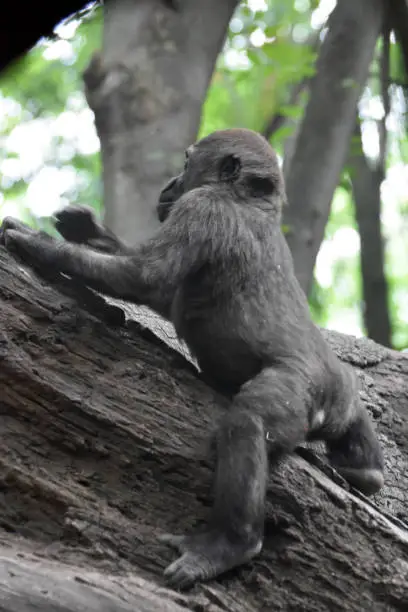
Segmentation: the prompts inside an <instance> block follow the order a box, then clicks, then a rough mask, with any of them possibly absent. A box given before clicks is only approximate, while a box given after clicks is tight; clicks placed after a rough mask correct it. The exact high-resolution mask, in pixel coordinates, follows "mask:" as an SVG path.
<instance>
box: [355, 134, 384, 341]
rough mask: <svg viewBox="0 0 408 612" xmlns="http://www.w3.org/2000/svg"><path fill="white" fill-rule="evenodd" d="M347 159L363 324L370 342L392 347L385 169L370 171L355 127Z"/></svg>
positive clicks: (378, 167)
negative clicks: (386, 265) (383, 218)
mask: <svg viewBox="0 0 408 612" xmlns="http://www.w3.org/2000/svg"><path fill="white" fill-rule="evenodd" d="M354 133H355V142H353V145H357V146H355V147H354V146H353V152H352V154H351V156H350V165H351V172H350V178H351V184H352V189H353V197H354V204H355V211H356V220H357V225H358V231H359V234H360V261H361V274H362V282H363V298H364V324H365V327H366V330H367V334H368V336H369V337H370V338H372V339H373V340H375V341H376V342H379V343H380V344H383V345H384V346H391V324H390V316H389V312H388V288H387V281H386V278H385V270H384V241H383V237H382V235H381V184H382V182H383V180H384V168H383V167H382V166H377V165H374V166H373V167H370V165H369V163H368V161H367V159H366V157H365V155H364V152H363V149H362V142H361V128H360V124H359V123H357V125H356V128H355V132H354Z"/></svg>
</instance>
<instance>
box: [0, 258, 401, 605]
mask: <svg viewBox="0 0 408 612" xmlns="http://www.w3.org/2000/svg"><path fill="white" fill-rule="evenodd" d="M149 328H150V329H149ZM325 333H326V335H327V338H328V340H329V342H330V343H331V345H332V346H333V348H334V350H335V351H336V352H337V354H338V355H339V357H340V358H341V359H343V360H344V361H347V362H349V363H351V364H352V365H353V366H354V367H355V369H356V371H357V373H358V376H359V378H360V380H361V387H362V390H361V399H362V401H363V402H365V404H366V405H367V406H368V408H369V410H370V411H371V413H372V415H373V418H374V420H375V422H376V427H377V431H378V432H379V435H380V439H381V442H382V444H383V447H384V452H385V455H386V463H387V469H386V486H385V487H384V490H383V491H382V492H381V494H379V495H377V496H376V497H375V498H373V499H370V500H367V499H366V498H364V497H363V496H361V495H358V494H357V493H356V492H355V491H352V490H350V489H349V487H348V486H347V485H346V484H345V483H343V482H342V481H341V479H340V478H339V477H338V476H336V474H335V473H333V472H332V470H330V468H329V467H328V466H327V465H326V463H325V459H324V454H322V451H321V448H320V447H316V448H303V449H299V451H298V452H297V453H296V454H295V455H294V456H293V457H290V458H289V459H288V460H287V461H285V462H284V463H283V464H282V465H281V466H280V467H279V469H278V470H276V472H274V473H273V474H271V477H270V483H269V487H268V499H267V519H266V524H265V543H264V548H263V551H262V553H261V555H260V556H259V557H258V558H256V559H254V560H253V562H251V563H249V564H247V565H246V566H243V567H242V568H239V569H238V570H234V571H232V572H229V573H228V574H226V575H225V576H222V577H221V578H219V579H218V580H214V581H212V582H210V583H208V584H204V585H199V586H196V587H195V588H194V589H193V590H192V591H190V592H188V593H185V594H179V593H176V592H174V591H171V590H168V589H166V588H165V583H164V580H163V578H162V571H163V569H164V567H165V566H166V565H167V564H168V563H169V562H170V561H171V560H172V559H173V558H174V553H173V552H172V551H171V550H170V549H167V548H166V547H164V546H163V544H161V543H160V542H158V541H157V539H156V537H157V535H158V534H160V533H162V532H165V531H170V532H184V531H189V530H193V529H194V528H195V527H197V526H198V525H199V524H201V523H202V522H204V521H205V519H206V517H207V516H208V513H209V507H210V505H211V480H212V471H213V457H212V454H211V451H210V449H209V445H208V439H209V434H210V432H211V429H212V427H213V426H214V422H216V419H217V418H218V416H219V415H220V414H221V412H222V410H223V409H224V407H225V399H224V398H223V397H221V396H220V395H218V394H217V393H216V391H214V390H212V389H210V388H209V387H208V386H206V384H205V383H204V382H203V381H202V380H201V379H200V376H199V375H198V373H197V371H196V370H195V369H194V366H193V365H192V364H191V363H190V362H189V361H188V360H186V359H185V358H184V357H183V356H182V353H183V352H184V350H185V349H184V348H183V347H180V345H178V344H177V340H176V339H175V338H174V334H173V332H172V328H171V327H170V326H169V325H168V324H166V323H165V322H163V321H161V320H160V319H159V318H157V317H155V316H154V315H152V314H151V313H149V312H148V311H146V310H144V309H136V308H134V307H133V306H130V305H124V304H121V303H119V302H109V303H108V302H106V301H105V300H104V299H103V298H101V297H100V296H98V295H96V294H94V293H93V292H91V291H90V290H88V289H83V288H82V289H81V288H79V287H77V286H75V285H74V284H73V283H72V282H71V281H70V280H69V279H66V278H62V277H60V278H59V279H52V282H51V279H47V280H44V279H40V278H39V277H37V276H36V275H34V274H33V273H32V272H31V271H30V270H28V268H26V267H24V266H23V265H21V264H19V263H18V262H16V261H15V260H14V259H13V258H11V257H10V256H9V255H8V254H7V253H6V252H5V251H4V249H0V411H1V426H0V444H1V455H0V611H2V612H26V611H27V612H28V611H30V612H31V611H32V610H36V609H40V610H44V611H45V612H57V611H58V612H60V611H64V612H71V611H72V612H73V611H79V610H81V611H82V610H87V612H93V610H98V611H99V612H105V611H108V610H109V611H111V612H122V611H125V610H133V611H135V610H138V611H139V610H140V611H143V612H144V611H146V612H148V611H149V612H150V610H164V611H167V610H168V611H172V612H173V611H174V612H178V611H179V610H194V611H199V610H201V611H204V610H206V611H211V612H221V611H224V612H225V610H228V611H231V612H241V611H242V612H243V611H245V612H251V611H255V610H276V611H279V610H285V611H286V610H288V611H301V610H306V611H313V612H314V611H319V612H320V611H326V610H335V611H336V610H341V611H343V610H344V611H345V610H347V611H348V612H349V611H356V612H357V611H358V612H361V611H364V610H370V611H372V610H374V611H382V610H384V611H391V610H406V609H408V528H407V524H408V435H407V434H408V358H407V356H406V355H404V354H402V353H397V352H395V351H391V350H388V349H385V348H383V347H381V346H378V345H376V344H375V343H373V342H371V341H369V340H366V339H360V340H357V339H355V338H352V337H348V336H344V335H341V334H337V333H334V332H325ZM172 334H173V335H172ZM160 337H161V339H160ZM163 340H165V342H164V341H163ZM175 349H176V350H175Z"/></svg>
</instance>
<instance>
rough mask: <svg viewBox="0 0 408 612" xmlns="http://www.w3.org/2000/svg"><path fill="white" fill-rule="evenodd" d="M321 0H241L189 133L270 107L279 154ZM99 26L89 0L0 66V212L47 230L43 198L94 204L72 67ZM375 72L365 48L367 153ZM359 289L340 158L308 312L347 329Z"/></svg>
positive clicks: (397, 289)
mask: <svg viewBox="0 0 408 612" xmlns="http://www.w3.org/2000/svg"><path fill="white" fill-rule="evenodd" d="M332 7H333V2H329V1H328V0H321V1H319V0H292V1H289V2H287V1H284V0H268V2H263V1H262V0H245V1H242V2H241V3H240V5H239V7H238V9H237V11H236V13H235V15H234V18H233V19H232V21H231V23H230V28H229V32H228V37H227V40H226V43H225V46H224V50H223V52H222V54H221V55H220V57H219V60H218V63H217V67H216V70H215V72H214V76H213V79H212V83H211V87H210V89H209V91H208V96H207V100H206V102H205V106H204V109H203V118H202V124H201V126H200V134H199V135H200V136H202V135H204V134H208V133H209V132H211V131H213V130H216V129H220V128H225V127H232V126H238V125H239V126H245V127H249V128H252V129H255V130H259V131H260V132H264V131H265V130H266V128H267V126H268V125H269V123H270V121H271V119H272V118H274V117H275V118H276V117H280V120H279V121H278V123H277V124H276V125H275V128H277V129H275V131H274V132H273V134H272V136H271V142H272V144H273V146H274V147H275V148H276V150H277V152H278V154H280V156H281V157H283V155H284V151H285V145H286V142H287V139H288V137H290V136H291V135H292V134H293V132H294V130H295V128H296V123H297V121H298V120H299V119H301V117H302V114H303V111H304V108H305V104H306V100H307V89H306V88H305V85H306V84H307V80H308V79H309V78H310V77H311V76H312V75H313V74H314V70H315V61H316V57H317V52H318V48H319V42H320V37H321V34H322V30H323V29H324V27H325V21H326V18H327V15H328V12H329V11H330V9H331V8H332ZM101 37H102V11H101V9H100V8H95V6H93V5H89V6H88V8H87V9H86V10H85V11H83V12H82V14H81V16H80V17H78V16H73V17H72V18H70V19H68V20H66V21H65V22H64V23H63V24H60V25H59V26H58V27H57V28H56V31H55V37H54V38H53V39H52V40H47V41H45V40H44V41H41V42H40V43H39V44H38V45H37V46H36V47H35V48H34V49H33V50H32V51H31V52H30V53H28V54H27V56H26V57H25V58H24V59H23V60H22V61H20V62H19V63H18V64H17V65H16V66H14V67H13V68H12V69H10V70H9V71H8V72H7V73H5V74H3V75H2V77H1V79H0V107H1V113H0V217H2V216H4V215H6V214H14V215H18V216H19V217H20V218H21V219H22V220H24V221H26V222H28V223H31V224H32V225H34V226H36V227H41V228H43V229H47V231H49V230H50V229H51V227H52V226H51V224H50V218H49V217H50V215H52V212H53V210H55V208H58V207H60V206H61V205H63V204H66V203H68V202H72V203H82V204H87V205H91V206H93V207H94V208H95V209H96V210H97V211H98V212H100V207H101V201H102V197H101V195H102V194H101V165H100V155H99V146H98V139H97V136H96V132H95V129H94V125H93V117H92V113H91V111H90V110H89V109H88V107H87V105H86V102H85V98H84V95H83V90H82V78H81V74H82V72H83V70H84V68H85V67H86V65H87V63H88V62H89V59H90V57H91V54H92V52H93V51H94V50H95V49H97V48H99V47H100V46H101ZM380 50H381V44H380V43H379V52H380ZM390 65H391V81H392V85H391V86H390V96H391V108H392V113H391V115H390V117H389V121H388V123H387V131H388V149H387V180H386V181H385V183H384V193H383V195H384V198H383V233H384V236H385V238H386V275H387V280H388V283H389V286H390V313H391V317H392V325H393V343H394V346H395V347H396V348H404V347H407V346H408V278H407V269H408V261H407V251H406V243H407V240H406V234H407V225H408V189H407V185H408V173H407V171H406V168H405V163H406V160H407V156H408V139H407V136H406V124H405V121H406V108H407V95H406V94H407V91H408V84H407V82H406V81H407V76H406V74H405V72H404V68H403V63H402V59H401V52H400V49H399V47H398V45H397V44H396V43H395V41H392V43H391V50H390ZM379 72H380V69H379V61H378V57H376V59H375V61H374V62H373V66H372V73H371V76H370V79H369V81H368V83H367V87H366V90H365V92H364V96H363V99H362V102H361V104H360V109H359V112H360V119H361V121H362V127H363V136H364V140H365V143H366V145H367V151H366V153H367V154H368V155H369V157H370V159H371V161H372V163H375V162H376V154H377V153H376V147H377V145H378V131H377V125H378V122H379V121H380V120H381V118H382V114H383V106H382V102H381V96H380V93H381V91H380V90H381V88H380V85H379V78H378V75H379ZM376 143H377V144H376ZM51 231H52V230H51ZM345 245H346V246H347V248H345ZM361 301H362V298H361V274H360V266H359V237H358V233H357V229H356V223H355V219H354V210H353V200H352V194H351V186H350V179H349V172H348V168H347V167H346V168H345V169H344V172H343V174H342V177H341V180H340V182H339V187H338V189H337V192H336V194H335V197H334V200H333V204H332V210H331V215H330V219H329V222H328V224H327V227H326V234H325V240H324V242H323V244H322V248H321V251H320V253H319V257H318V261H317V264H316V269H315V282H314V285H313V288H312V291H311V295H310V308H311V312H312V315H313V317H314V319H315V320H316V322H318V323H319V324H321V325H324V326H329V327H333V328H337V329H339V330H341V331H344V332H348V333H355V334H358V333H359V332H361V331H363V321H362V306H361Z"/></svg>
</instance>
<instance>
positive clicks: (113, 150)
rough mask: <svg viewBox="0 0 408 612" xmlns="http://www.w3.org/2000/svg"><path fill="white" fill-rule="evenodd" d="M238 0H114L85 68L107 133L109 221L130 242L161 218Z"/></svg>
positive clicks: (107, 8) (102, 131) (100, 128)
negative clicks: (159, 207) (164, 195)
mask: <svg viewBox="0 0 408 612" xmlns="http://www.w3.org/2000/svg"><path fill="white" fill-rule="evenodd" d="M237 4H238V0H222V1H221V2H220V1H219V0H207V1H206V2H196V1H195V0H185V1H184V2H176V1H173V2H171V1H170V0H169V1H167V2H165V1H164V0H138V2H135V1H134V0H115V1H114V2H113V1H112V0H108V2H106V5H105V18H104V32H105V35H104V44H103V51H102V55H101V56H97V57H96V58H95V59H94V61H93V62H91V65H90V68H89V69H88V70H87V72H86V75H85V82H86V85H87V99H88V103H89V105H90V107H91V108H92V110H93V111H94V112H95V121H96V126H97V128H98V134H99V137H100V139H101V147H102V161H103V176H104V181H103V182H104V208H105V223H106V225H107V226H108V227H109V228H110V229H112V230H113V231H114V232H115V234H117V235H118V236H120V237H121V238H122V239H123V240H124V241H125V242H128V243H129V244H136V243H138V242H140V241H142V240H145V239H146V238H148V237H149V236H151V235H152V234H153V233H154V231H155V229H156V228H157V226H158V223H159V222H158V219H157V213H156V208H155V206H156V203H157V193H158V188H160V186H161V185H164V183H165V182H166V181H167V180H168V179H169V178H170V177H171V176H174V175H175V174H178V173H179V172H180V171H181V169H182V167H183V160H184V149H185V148H186V147H187V146H188V145H190V144H191V143H192V142H193V141H194V140H195V138H196V135H197V131H198V128H199V123H200V117H201V107H202V104H203V102H204V99H205V96H206V93H207V88H208V84H209V82H210V79H211V75H212V72H213V69H214V64H215V61H216V59H217V56H218V53H219V51H220V50H221V47H222V44H223V41H224V38H225V35H226V32H227V27H228V23H229V21H230V18H231V16H232V13H233V11H234V9H235V7H236V5H237Z"/></svg>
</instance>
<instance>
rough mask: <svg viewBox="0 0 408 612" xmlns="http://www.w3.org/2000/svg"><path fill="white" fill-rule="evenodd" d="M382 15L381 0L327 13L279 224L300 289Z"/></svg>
mask: <svg viewBox="0 0 408 612" xmlns="http://www.w3.org/2000/svg"><path fill="white" fill-rule="evenodd" d="M383 16H384V2H383V0H361V1H360V2H357V3H356V2H355V1H354V0H343V1H342V2H338V3H337V5H336V8H335V9H334V11H333V13H332V14H331V16H330V18H329V29H328V32H327V34H326V36H325V39H324V41H323V44H322V47H321V51H320V55H319V58H318V61H317V73H316V75H315V77H314V78H313V79H312V82H311V86H310V98H309V102H308V105H307V107H306V111H305V115H304V119H303V122H302V124H301V126H300V130H299V134H298V137H297V140H296V149H295V151H294V153H293V157H292V158H291V162H290V164H289V170H288V173H287V177H286V183H287V194H288V200H289V206H288V207H287V208H286V211H285V215H284V224H285V225H286V226H287V227H288V228H289V232H288V234H287V240H288V243H289V246H290V248H291V251H292V254H293V257H294V264H295V271H296V274H297V276H298V278H299V281H300V283H301V285H302V287H303V289H304V290H305V291H308V289H309V287H310V283H311V280H312V274H313V267H314V263H315V259H316V255H317V253H318V250H319V247H320V244H321V241H322V239H323V236H324V229H325V226H326V223H327V219H328V216H329V209H330V202H331V200H332V197H333V193H334V190H335V188H336V185H337V182H338V178H339V175H340V172H341V169H342V167H343V164H344V161H345V158H346V154H347V150H348V146H349V140H350V136H351V133H352V130H353V125H354V117H355V112H356V106H357V101H358V99H359V96H360V93H361V91H362V88H363V86H364V84H365V82H366V79H367V75H368V71H369V67H370V63H371V60H372V57H373V52H374V48H375V44H376V41H377V38H378V35H379V33H380V31H381V28H382V24H383Z"/></svg>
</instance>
